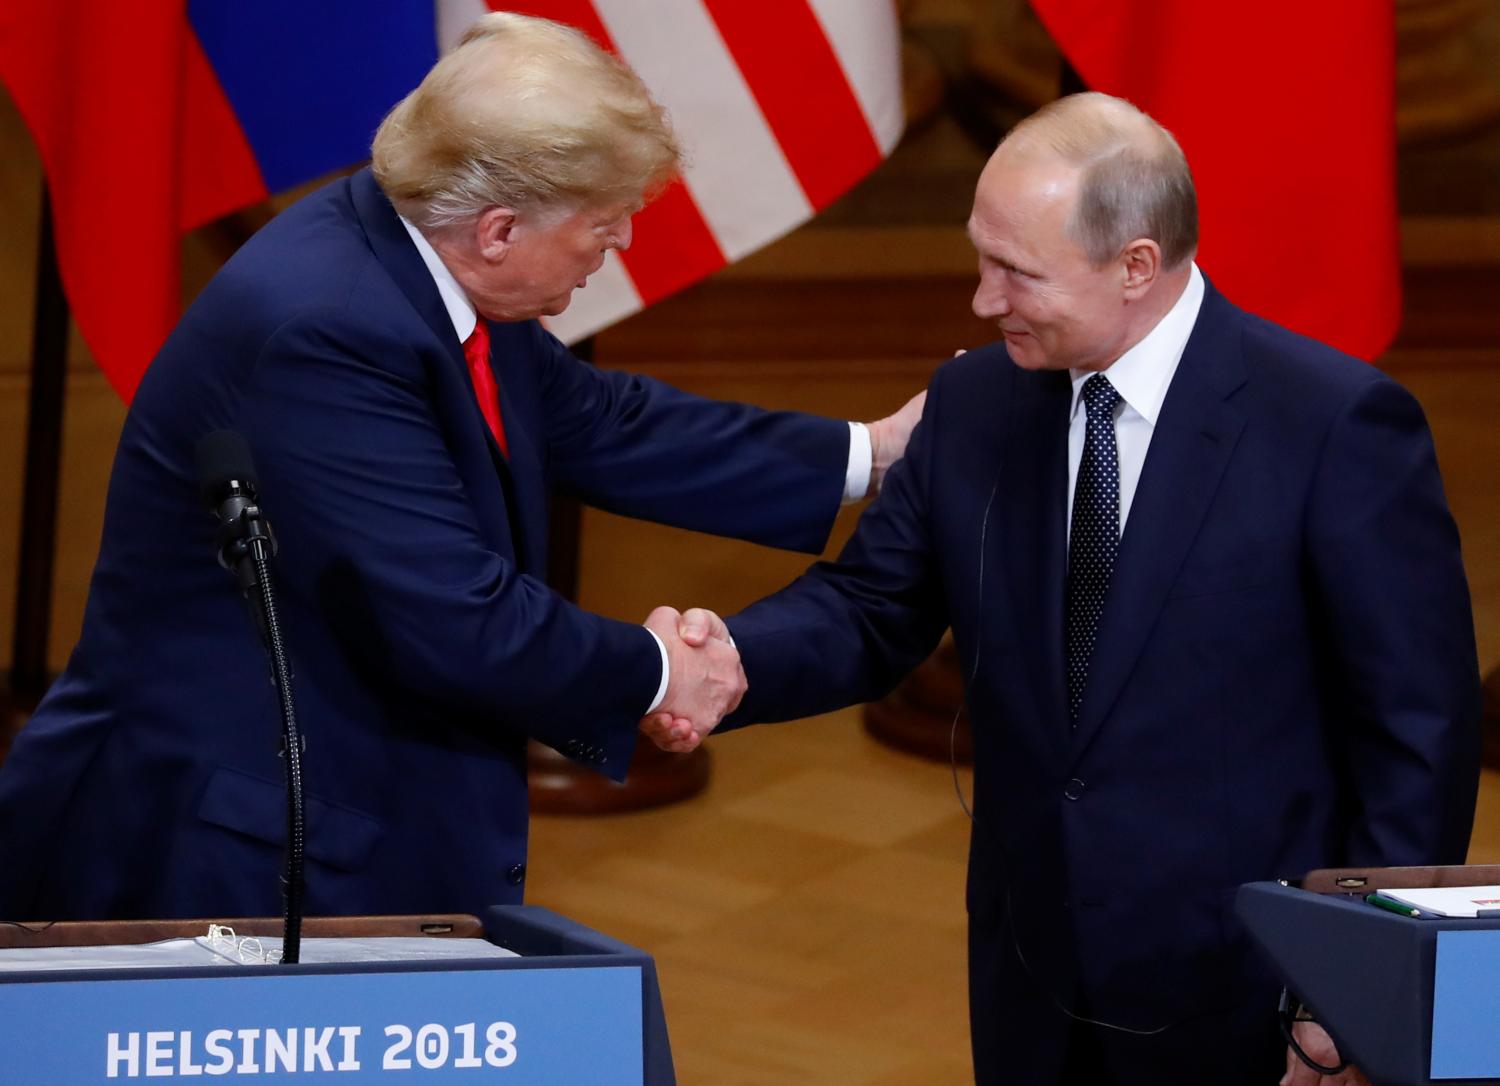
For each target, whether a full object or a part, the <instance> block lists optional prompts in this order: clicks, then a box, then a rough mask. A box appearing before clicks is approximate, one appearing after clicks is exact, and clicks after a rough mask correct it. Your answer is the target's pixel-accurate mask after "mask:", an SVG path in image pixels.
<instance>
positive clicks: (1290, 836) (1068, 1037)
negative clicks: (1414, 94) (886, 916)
mask: <svg viewBox="0 0 1500 1086" xmlns="http://www.w3.org/2000/svg"><path fill="white" fill-rule="evenodd" d="M1197 233H1198V231H1197V214H1196V202H1195V196H1194V190H1193V184H1192V177H1191V175H1190V173H1189V171H1188V167H1187V163H1186V161H1185V160H1184V158H1183V155H1182V152H1181V150H1179V148H1178V146H1177V144H1176V142H1175V141H1174V140H1173V139H1172V137H1171V136H1170V135H1169V134H1168V133H1167V132H1166V131H1165V130H1164V129H1162V128H1161V127H1160V126H1159V125H1157V124H1156V123H1155V122H1154V121H1152V120H1151V119H1150V118H1149V117H1147V116H1145V115H1144V114H1142V113H1141V112H1140V111H1139V110H1137V109H1135V108H1134V107H1133V106H1131V105H1130V104H1129V103H1126V102H1123V101H1120V100H1118V99H1113V98H1109V97H1106V96H1104V95H1099V94H1085V95H1078V96H1074V97H1070V98H1065V99H1063V100H1061V101H1059V102H1056V103H1054V104H1052V105H1051V106H1049V107H1047V108H1046V109H1044V110H1042V111H1041V112H1040V113H1038V114H1037V115H1035V116H1034V117H1032V118H1030V119H1029V120H1027V121H1026V122H1024V123H1022V124H1021V125H1019V126H1018V127H1017V128H1016V129H1015V130H1014V131H1013V132H1012V133H1011V134H1010V135H1009V137H1008V138H1007V139H1006V140H1005V141H1004V142H1003V143H1002V144H1001V146H1000V147H999V149H998V150H997V151H996V152H995V154H994V156H993V157H992V158H991V159H990V161H989V163H988V164H987V165H986V166H985V168H984V172H983V174H982V175H981V177H980V179H979V185H978V189H977V191H976V193H975V197H974V208H973V213H972V215H971V216H970V219H969V235H970V238H971V239H972V241H973V244H974V247H975V249H976V250H977V251H978V254H979V287H978V289H977V291H976V292H975V294H974V311H975V313H977V314H978V315H979V316H981V317H983V318H986V319H989V320H993V321H994V322H995V324H996V325H997V326H998V328H999V330H1000V337H1001V339H1000V341H999V342H997V343H993V344H990V345H989V346H986V347H982V348H980V349H978V350H973V351H970V352H968V353H967V354H966V355H964V356H963V357H961V358H957V359H955V360H953V361H951V362H949V363H947V364H946V365H944V366H943V367H941V368H940V369H939V371H938V373H937V375H936V376H935V378H934V379H933V381H932V384H931V385H930V386H929V389H928V398H927V403H926V407H925V410H924V413H923V420H922V422H921V423H920V424H919V425H918V427H917V429H916V431H915V433H914V434H913V435H912V440H911V446H910V448H909V449H908V452H907V455H906V458H905V459H904V460H902V461H901V462H900V463H899V464H897V465H896V466H895V467H894V468H893V469H892V472H891V475H890V477H889V479H888V480H887V481H886V485H885V486H884V488H883V489H882V491H881V494H880V496H879V498H878V499H877V500H876V502H875V504H874V505H873V506H872V507H871V508H870V509H869V510H868V511H867V512H866V513H865V515H864V517H863V518H862V520H861V522H860V524H859V527H858V529H857V531H856V532H855V535H854V537H853V539H852V540H851V541H850V543H849V545H848V547H847V548H846V549H845V550H844V552H843V553H842V554H841V555H840V556H839V558H838V560H837V561H836V562H832V563H826V564H820V565H818V566H815V567H814V568H813V569H812V570H810V571H809V572H808V573H807V574H806V575H804V576H803V577H802V578H801V579H799V580H798V581H796V582H795V583H793V584H792V585H791V586H789V587H788V588H786V589H785V590H783V591H782V592H780V593H778V594H777V595H775V596H772V597H770V598H769V599H767V600H764V601H762V602H760V603H758V604H755V605H753V606H752V607H750V608H749V609H748V610H746V611H745V612H743V613H741V614H740V615H738V616H736V617H734V618H731V619H730V620H729V622H728V624H727V628H726V626H725V624H724V623H722V622H721V621H720V620H718V619H717V618H716V617H715V616H713V615H712V614H710V613H708V612H705V611H697V610H695V611H690V612H688V613H687V614H686V615H685V616H683V619H682V623H681V628H682V632H683V633H684V634H685V635H686V636H688V637H689V638H690V639H691V640H693V641H698V640H702V639H703V638H704V637H705V636H721V637H722V636H727V635H728V633H729V632H732V634H733V639H734V643H735V644H736V645H738V647H739V650H740V653H741V656H742V660H743V663H744V668H745V673H746V675H747V676H748V678H749V681H750V688H749V692H748V693H747V694H746V696H745V699H744V701H743V703H742V704H741V705H740V707H739V709H738V710H737V711H736V712H735V713H734V714H732V715H731V716H730V718H729V719H728V721H727V724H726V726H736V725H739V724H744V723H749V722H751V721H755V720H768V719H786V718H791V717H801V716H808V715H812V714H814V713H821V712H826V711H828V710H831V709H834V708H837V707H838V706H841V705H846V704H849V703H852V702H857V701H864V700H869V699H872V698H876V697H879V696H881V695H883V694H884V693H885V692H887V691H888V690H889V689H890V688H891V687H892V686H893V685H894V684H895V682H896V681H897V680H898V679H899V678H900V677H901V676H902V675H903V674H904V673H905V672H906V671H908V670H909V669H910V668H912V667H913V666H914V665H915V664H916V663H917V662H919V661H920V660H922V659H923V658H924V657H925V656H926V655H927V654H928V653H930V652H931V651H932V649H933V647H934V646H935V645H936V644H937V641H938V638H939V637H940V636H941V634H942V632H943V630H944V629H945V628H946V627H949V626H950V625H951V627H952V629H953V633H954V638H955V641H956V643H957V647H958V653H959V656H960V658H961V659H962V660H963V661H964V678H965V697H966V702H967V706H968V711H969V714H970V717H971V719H972V722H973V743H974V801H973V807H972V815H973V830H972V838H971V846H970V866H969V883H968V910H969V984H970V1011H971V1025H972V1036H973V1046H974V1064H975V1073H976V1078H977V1079H978V1081H979V1082H980V1083H983V1084H986V1086H999V1084H1009V1083H1025V1084H1027V1086H1040V1084H1046V1083H1068V1084H1074V1083H1077V1084H1088V1086H1136V1084H1140V1086H1145V1084H1152V1086H1157V1084H1160V1083H1168V1082H1214V1083H1231V1084H1233V1083H1243V1084H1244V1086H1257V1084H1265V1083H1270V1082H1272V1081H1273V1080H1274V1079H1275V1077H1276V1076H1277V1075H1278V1074H1281V1073H1282V1072H1283V1071H1284V1072H1285V1077H1284V1079H1283V1081H1284V1082H1286V1083H1295V1084H1297V1086H1308V1084H1311V1083H1313V1082H1315V1081H1317V1080H1318V1078H1319V1075H1318V1074H1317V1073H1316V1072H1314V1071H1312V1070H1311V1069H1309V1068H1308V1067H1306V1066H1304V1065H1303V1064H1301V1063H1294V1062H1293V1061H1292V1059H1291V1057H1290V1055H1289V1054H1288V1053H1287V1052H1286V1050H1285V1047H1284V1045H1283V1044H1282V1042H1281V1040H1280V1036H1279V1032H1278V1027H1277V1023H1276V995H1277V988H1278V987H1279V984H1278V983H1277V982H1276V980H1275V979H1274V978H1273V977H1272V975H1271V974H1270V972H1269V970H1268V968H1267V967H1266V965H1265V964H1264V963H1263V962H1261V961H1260V960H1259V959H1258V958H1257V955H1256V954H1255V953H1254V951H1253V949H1252V948H1251V946H1250V945H1249V943H1248V940H1247V938H1246V935H1245V933H1244V931H1243V930H1242V929H1241V927H1240V925H1239V924H1238V922H1237V921H1236V918H1235V916H1234V913H1233V909H1232V906H1233V899H1234V894H1235V890H1236V888H1237V887H1238V886H1239V885H1240V884H1241V883H1245V882H1250V881H1254V880H1259V879H1274V878H1282V877H1291V878H1295V877H1298V876H1300V875H1302V874H1303V873H1304V872H1306V871H1308V870H1310V869H1313V868H1318V867H1325V866H1342V865H1360V866H1384V865H1403V864H1432V863H1462V862H1463V860H1464V854H1465V849H1466V846H1467V842H1468V838H1469V830H1470V825H1471V823H1472V820H1473V815H1474V801H1475V791H1476V786H1477V780H1478V753H1479V730H1478V722H1479V678H1478V665H1477V660H1476V653H1475V645H1474V634H1473V625H1472V620H1471V616H1470V608H1469V598H1468V590H1467V585H1466V583H1465V578H1464V571H1463V565H1462V561H1461V556H1460V553H1459V541H1458V534H1457V531H1456V529H1455V526H1454V523H1453V519H1452V517H1451V516H1450V515H1449V513H1448V508H1447V505H1446V503H1445V500H1444V497H1443V490H1442V483H1441V481H1440V479H1439V476H1438V470H1437V463H1436V459H1435V456H1434V452H1433V446H1432V440H1431V437H1430V435H1429V433H1428V430H1427V425H1426V422H1425V420H1424V418H1423V416H1422V411H1421V409H1420V407H1419V406H1418V405H1417V403H1416V401H1415V400H1414V399H1412V397H1411V396H1410V394H1408V393H1407V392H1406V391H1405V390H1404V389H1402V388H1401V387H1400V386H1399V385H1398V384H1396V383H1395V382H1394V381H1392V380H1390V379H1389V378H1387V377H1385V376H1383V375H1382V374H1381V373H1380V372H1379V371H1377V370H1375V369H1373V368H1372V367H1370V366H1367V365H1365V364H1364V363H1362V362H1359V361H1357V360H1355V359H1352V358H1348V357H1345V356H1343V355H1340V354H1338V353H1337V352H1335V351H1333V350H1331V349H1329V348H1328V347H1325V346H1323V345H1321V344H1318V343H1315V342H1312V341H1310V340H1307V339H1304V338H1301V337H1299V336H1296V335H1294V334H1292V333H1291V332H1288V331H1286V330H1284V329H1281V328H1278V327H1276V326H1274V325H1272V324H1270V323H1268V322H1266V321H1264V320H1260V319H1258V318H1256V317H1253V316H1251V315H1249V314H1247V313H1244V312H1242V311H1241V310H1239V309H1237V308H1235V307H1234V306H1233V305H1232V304H1231V303H1230V302H1229V301H1228V300H1227V299H1226V298H1224V297H1223V296H1222V295H1220V294H1219V293H1218V292H1217V291H1215V290H1214V288H1213V286H1212V285H1211V284H1210V283H1209V282H1208V281H1207V279H1206V278H1205V277H1204V275H1203V274H1202V273H1201V272H1200V271H1199V269H1198V268H1197V266H1196V264H1195V263H1194V260H1193V257H1194V254H1195V251H1196V248H1197ZM680 723H681V722H680V721H672V720H670V719H668V717H667V716H663V717H662V718H660V719H658V720H655V721H653V722H650V723H649V724H648V727H649V728H650V729H651V730H652V731H653V732H654V734H656V735H657V737H658V741H659V742H662V743H663V744H664V745H666V746H668V747H671V748H673V749H688V748H690V747H691V746H693V744H694V743H695V742H696V740H697V738H698V732H696V731H695V732H692V733H691V734H684V733H683V732H682V731H681V730H674V728H675V727H676V726H677V725H679V724H680ZM1296 1032H1297V1034H1298V1035H1299V1036H1300V1039H1301V1043H1303V1044H1304V1045H1305V1046H1306V1047H1308V1049H1309V1051H1310V1052H1311V1053H1314V1054H1315V1055H1317V1056H1320V1057H1322V1061H1323V1062H1324V1063H1325V1065H1332V1064H1333V1063H1335V1062H1337V1061H1336V1059H1335V1053H1334V1046H1333V1043H1332V1042H1331V1041H1330V1040H1329V1038H1328V1036H1327V1035H1326V1034H1325V1033H1322V1031H1321V1030H1319V1029H1318V1028H1317V1027H1316V1026H1315V1025H1313V1024H1311V1023H1298V1025H1297V1026H1296ZM1355 1075H1356V1072H1354V1071H1352V1070H1351V1071H1348V1072H1345V1073H1344V1074H1343V1075H1342V1076H1340V1077H1339V1078H1338V1079H1337V1080H1335V1081H1341V1082H1342V1081H1353V1079H1354V1076H1355Z"/></svg>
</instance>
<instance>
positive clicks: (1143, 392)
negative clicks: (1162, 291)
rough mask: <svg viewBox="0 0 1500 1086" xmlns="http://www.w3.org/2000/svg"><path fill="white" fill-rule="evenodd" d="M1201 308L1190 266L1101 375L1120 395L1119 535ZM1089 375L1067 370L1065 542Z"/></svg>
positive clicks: (1198, 275)
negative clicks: (1167, 304)
mask: <svg viewBox="0 0 1500 1086" xmlns="http://www.w3.org/2000/svg"><path fill="white" fill-rule="evenodd" d="M1202 305H1203V273H1202V272H1200V271H1199V270H1198V265H1197V264H1194V265H1193V266H1192V270H1191V272H1190V273H1189V275H1188V282H1187V286H1186V287H1185V288H1184V289H1183V291H1182V296H1181V297H1180V298H1178V299H1177V302H1176V304H1174V305H1173V306H1172V308H1171V309H1169V310H1167V314H1166V316H1164V317H1162V319H1161V320H1159V321H1158V322H1157V323H1156V327H1155V328H1153V329H1151V331H1150V332H1148V333H1146V336H1145V338H1144V339H1142V340H1141V341H1140V342H1139V343H1137V344H1136V345H1135V346H1134V347H1132V348H1130V350H1128V351H1126V352H1125V353H1124V354H1122V355H1121V356H1120V357H1119V358H1118V359H1116V360H1115V362H1114V363H1113V364H1112V365H1111V366H1110V367H1109V368H1108V369H1106V370H1104V375H1105V376H1106V377H1108V378H1109V383H1110V384H1111V385H1113V386H1114V389H1115V391H1116V392H1118V393H1119V394H1120V401H1121V402H1120V403H1118V404H1116V405H1115V447H1116V450H1117V452H1118V454H1119V461H1120V532H1121V533H1122V534H1123V533H1124V531H1125V518H1126V517H1128V516H1129V515H1130V503H1131V501H1132V500H1133V499H1134V498H1135V488H1136V485H1137V484H1138V483H1139V482H1140V481H1141V469H1142V468H1143V467H1145V465H1146V450H1147V449H1148V448H1149V447H1150V445H1151V434H1152V432H1153V431H1155V429H1156V419H1157V416H1158V415H1160V414H1161V405H1162V401H1163V400H1165V399H1166V398H1167V387H1168V386H1169V385H1170V384H1171V383H1172V375H1173V374H1175V373H1176V372H1177V364H1178V363H1179V362H1181V361H1182V352H1183V350H1184V349H1186V347H1187V341H1188V337H1189V336H1191V335H1192V334H1193V325H1194V324H1195V323H1197V320H1198V310H1199V308H1200V307H1201V306H1202ZM1095 372H1096V371H1094V370H1069V371H1068V373H1069V375H1070V376H1071V377H1072V379H1073V406H1072V408H1071V412H1070V414H1069V415H1068V420H1069V421H1068V539H1069V541H1071V540H1072V535H1073V488H1074V487H1075V486H1077V484H1078V465H1079V463H1080V462H1081V461H1082V460H1083V437H1084V427H1085V425H1086V423H1087V421H1088V413H1087V411H1086V410H1085V409H1084V407H1083V405H1082V403H1081V402H1080V401H1081V399H1082V393H1083V383H1084V382H1085V381H1087V380H1088V379H1089V378H1090V377H1092V376H1093V375H1094V373H1095Z"/></svg>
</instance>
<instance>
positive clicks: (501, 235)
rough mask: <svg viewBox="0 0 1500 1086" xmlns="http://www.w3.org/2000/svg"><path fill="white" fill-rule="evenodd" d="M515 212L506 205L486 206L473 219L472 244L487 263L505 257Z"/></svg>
mask: <svg viewBox="0 0 1500 1086" xmlns="http://www.w3.org/2000/svg"><path fill="white" fill-rule="evenodd" d="M515 227H516V213H515V211H513V210H512V209H510V208H508V207H487V208H485V209H484V210H483V211H482V212H480V213H479V218H477V219H475V220H474V244H475V247H476V248H477V249H478V251H479V255H480V257H482V258H483V259H484V260H485V261H486V262H487V263H490V264H498V263H500V262H501V261H502V260H504V259H505V258H506V256H507V255H508V254H509V252H510V247H511V244H512V242H513V237H512V235H513V234H514V232H515Z"/></svg>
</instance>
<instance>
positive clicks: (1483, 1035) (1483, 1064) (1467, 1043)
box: [1432, 931, 1500, 1079]
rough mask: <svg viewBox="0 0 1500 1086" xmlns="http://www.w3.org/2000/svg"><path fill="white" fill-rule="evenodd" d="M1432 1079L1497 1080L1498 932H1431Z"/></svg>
mask: <svg viewBox="0 0 1500 1086" xmlns="http://www.w3.org/2000/svg"><path fill="white" fill-rule="evenodd" d="M1432 1077H1433V1078H1434V1079H1454V1078H1457V1079H1474V1078H1500V932H1495V931H1440V932H1438V933H1437V967H1436V972H1435V975H1434V977H1433V985H1432Z"/></svg>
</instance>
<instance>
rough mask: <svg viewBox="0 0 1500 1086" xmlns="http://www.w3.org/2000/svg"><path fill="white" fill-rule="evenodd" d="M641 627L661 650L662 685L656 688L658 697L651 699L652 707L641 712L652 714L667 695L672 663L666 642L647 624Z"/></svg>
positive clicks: (644, 714) (645, 714)
mask: <svg viewBox="0 0 1500 1086" xmlns="http://www.w3.org/2000/svg"><path fill="white" fill-rule="evenodd" d="M641 629H643V630H645V631H646V632H647V633H648V634H650V635H651V640H653V641H655V642H656V647H657V648H658V649H660V650H661V685H660V686H658V687H657V688H656V697H655V698H653V699H652V700H651V706H650V708H648V709H647V710H646V711H645V712H644V713H642V714H641V716H650V715H651V714H652V713H654V712H656V707H657V706H658V705H660V704H661V703H662V701H663V700H664V699H665V698H666V696H667V683H668V682H669V681H670V680H671V678H672V664H671V662H670V661H669V660H668V659H667V645H666V642H665V641H663V640H662V639H661V638H660V637H658V636H657V635H656V631H655V630H652V629H650V628H648V627H645V626H642V627H641Z"/></svg>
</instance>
